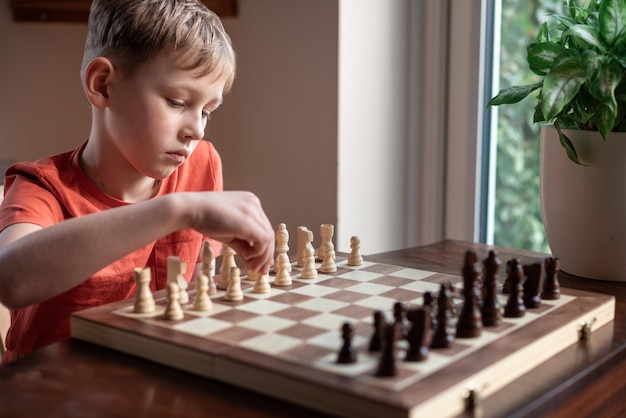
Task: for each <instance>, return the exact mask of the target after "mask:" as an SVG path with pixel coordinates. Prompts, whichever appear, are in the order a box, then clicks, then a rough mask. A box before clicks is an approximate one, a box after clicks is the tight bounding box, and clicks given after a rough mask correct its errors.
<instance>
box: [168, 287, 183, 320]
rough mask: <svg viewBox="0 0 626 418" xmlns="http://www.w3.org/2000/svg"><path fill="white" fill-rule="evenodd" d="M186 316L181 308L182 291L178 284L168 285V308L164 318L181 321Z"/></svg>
mask: <svg viewBox="0 0 626 418" xmlns="http://www.w3.org/2000/svg"><path fill="white" fill-rule="evenodd" d="M184 316H185V314H184V313H183V308H182V307H181V306H180V289H179V287H178V284H176V282H169V283H168V284H167V306H166V307H165V313H164V314H163V317H164V318H165V319H168V320H170V321H179V320H181V319H183V318H184Z"/></svg>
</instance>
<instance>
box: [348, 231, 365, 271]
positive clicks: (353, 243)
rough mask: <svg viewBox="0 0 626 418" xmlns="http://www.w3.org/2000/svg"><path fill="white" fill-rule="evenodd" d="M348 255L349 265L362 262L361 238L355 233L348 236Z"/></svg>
mask: <svg viewBox="0 0 626 418" xmlns="http://www.w3.org/2000/svg"><path fill="white" fill-rule="evenodd" d="M350 249H351V251H350V255H349V256H348V265H349V266H360V265H361V264H363V257H361V239H360V238H359V237H357V236H356V235H355V236H353V237H351V238H350Z"/></svg>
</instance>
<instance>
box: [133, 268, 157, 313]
mask: <svg viewBox="0 0 626 418" xmlns="http://www.w3.org/2000/svg"><path fill="white" fill-rule="evenodd" d="M134 276H135V283H136V284H137V290H136V292H135V306H134V308H133V312H135V313H151V312H154V310H155V304H154V296H153V295H152V291H151V290H150V281H151V280H152V275H151V274H150V268H148V267H146V268H141V267H137V268H136V269H135V270H134Z"/></svg>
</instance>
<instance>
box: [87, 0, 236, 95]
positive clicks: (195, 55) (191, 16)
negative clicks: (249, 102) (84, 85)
mask: <svg viewBox="0 0 626 418" xmlns="http://www.w3.org/2000/svg"><path fill="white" fill-rule="evenodd" d="M162 51H171V52H173V53H174V54H175V55H176V58H177V63H178V65H180V66H181V67H182V68H184V69H197V70H198V71H199V72H200V74H202V75H207V74H215V75H216V76H217V78H225V79H226V85H225V87H224V92H225V93H226V92H228V90H230V88H231V86H232V83H233V80H234V78H235V52H234V50H233V46H232V43H231V40H230V38H229V36H228V34H226V31H225V30H224V26H223V25H222V22H221V21H220V19H219V17H217V15H216V14H215V13H213V12H212V11H210V10H209V9H208V8H207V7H206V6H205V5H204V4H202V3H201V2H200V1H197V0H94V1H93V3H92V5H91V11H90V14H89V28H88V31H87V41H86V43H85V53H84V56H83V63H82V67H81V73H80V74H81V79H82V80H83V82H84V77H85V70H86V68H87V66H88V65H89V63H90V62H91V61H92V60H94V59H95V58H97V57H100V56H103V57H106V58H108V59H110V60H111V61H112V62H113V63H114V65H115V66H116V67H117V68H118V69H119V70H120V71H122V72H123V73H124V74H132V73H133V71H135V70H136V69H137V68H139V67H140V66H141V65H143V64H146V63H148V62H149V61H150V60H151V59H153V58H154V57H156V56H157V55H158V54H159V53H160V52H162Z"/></svg>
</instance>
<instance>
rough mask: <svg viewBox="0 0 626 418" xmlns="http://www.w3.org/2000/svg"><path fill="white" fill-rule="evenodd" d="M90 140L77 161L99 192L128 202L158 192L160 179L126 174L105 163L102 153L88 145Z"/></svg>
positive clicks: (148, 197)
mask: <svg viewBox="0 0 626 418" xmlns="http://www.w3.org/2000/svg"><path fill="white" fill-rule="evenodd" d="M90 142H91V141H88V142H87V145H86V146H85V148H84V149H83V152H82V153H81V155H80V156H79V162H80V166H81V168H82V170H83V172H84V173H85V175H86V176H87V178H88V179H89V180H90V181H91V182H92V183H93V184H94V185H95V186H96V187H97V188H98V189H99V190H100V191H101V192H103V193H104V194H106V195H108V196H110V197H113V198H115V199H118V200H121V201H124V202H129V203H135V202H141V201H144V200H148V199H151V198H153V197H154V196H156V195H157V194H158V193H159V189H160V186H161V181H160V180H155V179H153V178H150V177H142V176H137V175H134V176H133V175H128V173H125V172H124V171H123V170H121V169H120V168H121V167H119V165H117V164H115V167H112V164H106V163H105V161H104V160H106V158H104V157H103V153H102V152H101V151H97V150H95V149H94V148H95V147H94V146H93V145H92V146H91V147H90V145H91V144H90ZM92 144H93V142H92ZM135 174H136V173H135Z"/></svg>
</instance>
